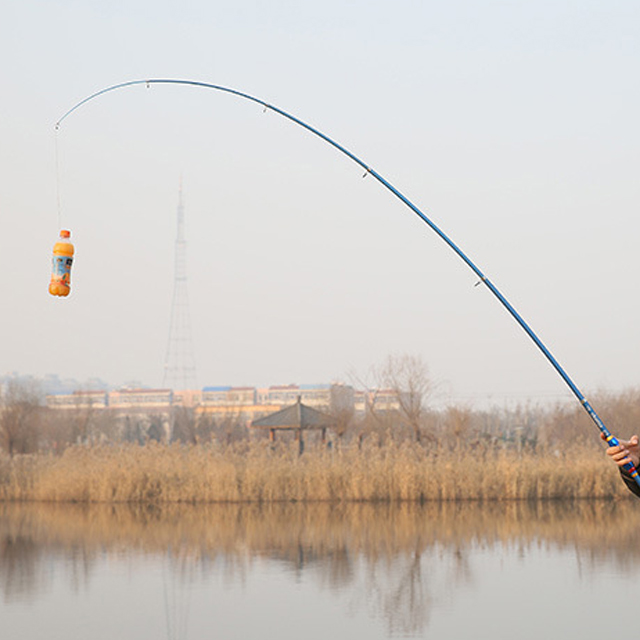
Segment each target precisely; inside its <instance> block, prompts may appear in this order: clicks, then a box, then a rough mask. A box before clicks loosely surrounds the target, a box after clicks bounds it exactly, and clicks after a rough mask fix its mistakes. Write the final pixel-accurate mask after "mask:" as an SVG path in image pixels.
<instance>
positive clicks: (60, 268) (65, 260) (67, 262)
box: [51, 256, 73, 286]
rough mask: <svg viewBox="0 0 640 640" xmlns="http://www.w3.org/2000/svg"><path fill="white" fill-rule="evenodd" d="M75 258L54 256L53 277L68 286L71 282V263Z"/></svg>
mask: <svg viewBox="0 0 640 640" xmlns="http://www.w3.org/2000/svg"><path fill="white" fill-rule="evenodd" d="M72 263H73V258H69V257H68V256H53V264H52V268H51V277H52V279H55V280H59V281H62V282H64V284H66V285H67V286H68V285H69V284H70V282H71V264H72Z"/></svg>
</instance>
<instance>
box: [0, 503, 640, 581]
mask: <svg viewBox="0 0 640 640" xmlns="http://www.w3.org/2000/svg"><path fill="white" fill-rule="evenodd" d="M635 507H636V505H635V504H634V503H630V502H610V501H603V500H600V501H587V500H585V501H574V502H571V503H567V502H566V501H547V502H534V503H531V502H509V503H490V504H479V503H468V502H466V503H465V502H456V503H452V502H440V503H427V504H423V505H420V504H415V503H402V504H390V503H384V504H382V503H375V504H373V503H358V504H330V503H317V504H291V503H277V504H269V505H257V504H242V505H240V504H223V505H197V506H196V505H177V504H168V505H162V506H151V505H109V506H107V505H53V504H42V503H39V504H4V505H2V506H0V574H1V573H2V571H1V569H2V562H3V558H6V555H7V554H6V553H5V551H6V549H5V547H4V542H5V541H7V540H11V541H14V542H15V541H16V540H19V539H21V540H29V541H30V544H29V546H28V548H29V549H36V548H47V547H48V548H54V549H55V548H57V549H83V550H84V552H86V553H87V554H88V556H91V555H92V553H93V552H100V551H101V550H106V549H111V550H113V551H118V550H119V549H125V548H127V549H135V550H138V551H143V552H148V553H164V552H165V551H166V550H167V549H173V550H174V551H175V552H178V551H180V552H181V553H185V554H196V555H202V554H206V555H207V556H208V557H209V558H211V557H214V556H215V555H217V554H225V555H227V556H235V557H237V558H240V557H245V556H255V555H260V554H262V553H264V554H268V555H271V556H274V555H277V556H278V557H280V558H282V559H287V558H289V559H290V560H291V561H292V562H298V561H299V550H300V549H303V550H304V551H305V553H306V554H307V555H308V556H311V557H315V558H318V557H327V556H332V557H340V554H339V551H340V549H345V550H348V552H349V555H350V556H351V557H355V556H356V555H359V554H362V555H364V556H365V557H367V558H369V559H376V558H391V557H394V556H395V555H397V554H399V553H409V554H414V553H422V552H423V551H425V550H427V549H429V548H432V547H434V546H435V545H439V546H446V547H453V548H458V547H460V548H462V547H468V546H469V545H471V544H479V545H493V544H503V545H504V544H516V543H517V544H524V545H526V544H528V543H531V544H539V543H543V542H544V543H549V544H556V545H560V546H565V545H566V546H570V547H577V548H582V549H585V550H588V551H589V552H590V553H591V554H593V555H594V556H597V555H611V554H619V557H620V559H621V560H625V559H629V558H631V557H633V558H636V557H637V556H638V555H640V545H638V537H639V536H640V533H639V532H640V511H638V509H637V508H635ZM13 548H15V546H14V547H13Z"/></svg>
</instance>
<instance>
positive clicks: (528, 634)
mask: <svg viewBox="0 0 640 640" xmlns="http://www.w3.org/2000/svg"><path fill="white" fill-rule="evenodd" d="M639 543H640V502H637V501H636V502H631V501H630V502H624V503H621V504H618V505H611V504H606V503H597V504H592V503H581V504H577V505H576V504H574V505H571V504H562V503H552V504H542V505H535V506H527V505H522V504H511V505H492V506H484V507H482V506H479V505H465V504H460V505H440V506H423V507H421V506H407V505H405V506H401V507H396V508H392V507H389V506H388V505H387V506H373V505H355V506H344V507H329V506H327V505H320V506H300V505H281V506H276V507H268V508H259V507H255V506H252V507H247V506H242V507H238V506H220V507H204V508H203V507H171V508H162V509H151V510H149V509H132V508H129V507H118V508H113V507H91V508H88V509H87V508H78V507H74V508H72V507H68V506H67V507H54V506H42V505H36V506H33V505H32V506H4V507H2V506H0V637H1V638H3V639H7V640H22V639H28V640H32V639H40V638H46V639H47V640H56V639H58V638H60V639H62V638H64V640H75V639H78V640H80V639H82V640H101V639H107V638H108V639H116V638H117V639H118V640H122V639H126V638H132V639H133V638H135V639H136V640H151V639H153V640H157V639H159V638H167V639H169V640H184V639H190V640H198V639H201V638H220V639H231V638H238V639H242V640H250V639H253V638H277V639H278V640H288V639H292V640H293V639H294V638H295V639H296V640H299V639H300V638H304V639H305V640H313V639H328V638H331V639H334V638H349V639H353V638H366V639H376V638H388V637H408V638H434V639H448V638H451V639H454V638H455V639H456V640H459V639H460V638H463V637H465V636H466V635H467V634H471V635H472V637H474V638H476V639H480V640H482V639H483V638H491V639H494V638H495V639H500V638H516V639H528V638H531V639H534V638H535V639H536V640H539V639H540V638H545V639H555V638H558V639H559V638H562V639H565V638H578V637H579V638H581V640H590V639H594V640H595V639H598V640H601V639H602V638H608V637H613V636H614V635H618V633H626V631H625V629H626V628H628V621H629V617H631V619H633V615H632V614H633V612H635V610H636V605H637V602H638V598H639V596H640V544H639ZM612 613H615V614H616V617H618V619H619V620H620V622H619V623H618V624H617V625H615V624H614V625H613V627H615V626H618V630H617V631H614V630H613V627H612V624H611V621H610V619H611V615H612ZM630 614H631V615H630ZM631 627H632V628H633V625H631Z"/></svg>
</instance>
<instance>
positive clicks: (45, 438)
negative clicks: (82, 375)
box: [0, 383, 640, 456]
mask: <svg viewBox="0 0 640 640" xmlns="http://www.w3.org/2000/svg"><path fill="white" fill-rule="evenodd" d="M406 395H407V394H405V402H407V400H406ZM590 400H591V403H592V404H593V406H594V407H595V408H596V410H597V411H598V413H599V415H600V416H601V417H602V418H603V420H604V421H605V423H606V424H607V426H608V428H609V429H610V431H612V432H613V433H614V434H616V435H618V436H620V437H625V438H626V437H629V436H630V435H631V434H633V433H637V432H639V431H640V388H633V389H627V390H624V391H622V392H619V393H610V392H601V393H596V394H594V395H593V396H592V398H591V399H590ZM407 405H408V408H406V407H405V406H404V405H403V404H402V403H401V406H400V408H399V409H397V410H395V411H388V410H379V409H377V408H376V406H375V404H372V405H371V406H370V407H369V408H368V411H367V412H366V414H365V415H364V416H358V415H355V414H354V412H353V411H352V410H345V409H334V411H333V413H332V415H333V419H334V427H333V428H332V429H330V430H329V433H328V439H327V440H326V441H325V442H323V443H320V439H319V436H317V435H314V434H312V433H305V434H304V438H305V441H306V442H305V450H309V449H310V448H314V447H320V446H326V447H330V448H336V449H338V448H345V447H358V448H361V447H362V446H364V445H365V444H366V445H373V446H378V447H383V446H386V445H390V444H394V445H402V444H405V443H410V444H414V445H416V446H419V447H421V448H425V449H426V450H427V451H444V450H450V451H451V450H493V449H495V450H513V451H516V452H523V451H526V452H529V453H534V454H548V453H555V454H557V453H558V452H560V451H566V450H577V449H579V450H586V451H589V450H590V451H596V450H601V449H602V443H601V442H600V439H599V438H598V431H597V429H596V428H595V426H594V424H593V422H592V421H591V419H590V418H589V416H588V415H587V414H586V412H585V411H584V410H583V409H582V407H581V406H580V405H579V404H578V403H577V402H570V403H562V404H554V405H546V406H541V405H532V404H523V405H519V406H516V407H511V408H504V407H494V408H493V409H490V410H479V409H473V408H471V407H466V406H450V407H447V408H444V409H440V410H433V409H430V408H429V407H428V405H426V403H424V402H423V398H422V396H421V402H420V403H418V402H415V401H411V402H407ZM294 437H295V434H289V435H288V436H287V435H284V436H281V435H278V439H283V440H284V441H285V442H286V441H287V438H288V439H292V438H294ZM261 438H262V439H264V438H266V434H265V433H264V432H260V433H258V432H256V430H254V429H250V428H249V427H248V425H247V423H246V420H245V419H243V418H242V417H241V416H240V415H239V414H233V413H229V414H226V415H225V416H218V417H213V416H210V415H207V414H200V415H199V414H197V413H196V412H195V411H193V410H190V409H185V408H181V407H177V408H175V409H174V410H173V411H172V413H171V414H160V413H158V414H137V415H136V414H129V415H119V414H117V413H115V412H112V411H110V410H105V409H92V408H90V407H89V408H79V409H64V410H61V409H50V408H47V407H46V406H44V404H43V398H42V396H41V394H40V393H39V391H38V389H37V387H36V386H35V385H32V384H24V383H16V384H11V383H9V384H7V385H5V387H4V391H3V393H2V395H1V397H0V451H2V452H4V453H6V454H8V455H9V456H14V455H17V454H34V453H53V454H56V455H60V454H62V453H63V452H64V451H65V450H66V449H67V448H68V447H71V446H74V445H97V444H106V443H112V444H121V443H131V444H138V445H143V444H145V443H148V442H158V443H163V444H172V443H180V444H190V445H207V444H216V443H217V444H222V445H232V444H238V443H243V442H250V441H255V440H260V439H261Z"/></svg>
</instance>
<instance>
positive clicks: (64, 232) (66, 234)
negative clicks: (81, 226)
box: [60, 229, 71, 238]
mask: <svg viewBox="0 0 640 640" xmlns="http://www.w3.org/2000/svg"><path fill="white" fill-rule="evenodd" d="M60 237H61V238H70V237H71V231H68V230H67V229H62V230H61V231H60Z"/></svg>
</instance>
